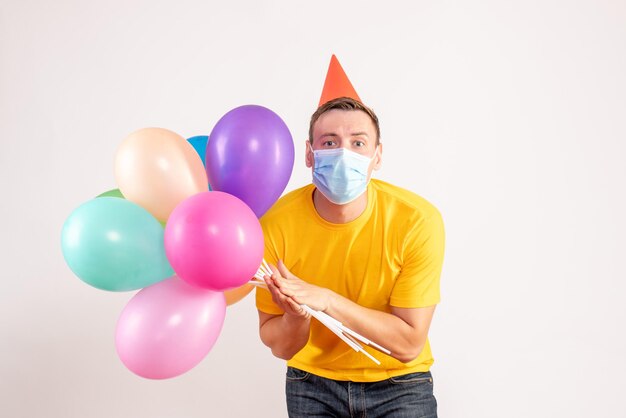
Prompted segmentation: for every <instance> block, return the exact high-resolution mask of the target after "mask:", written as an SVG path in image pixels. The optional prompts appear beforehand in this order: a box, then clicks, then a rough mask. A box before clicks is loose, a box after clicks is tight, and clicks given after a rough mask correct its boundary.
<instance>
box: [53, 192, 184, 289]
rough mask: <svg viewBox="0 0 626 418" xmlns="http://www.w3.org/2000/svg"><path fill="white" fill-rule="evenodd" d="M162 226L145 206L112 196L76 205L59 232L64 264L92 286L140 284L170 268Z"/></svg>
mask: <svg viewBox="0 0 626 418" xmlns="http://www.w3.org/2000/svg"><path fill="white" fill-rule="evenodd" d="M163 234H164V231H163V227H162V226H161V224H160V223H159V221H158V220H156V218H154V217H153V216H152V215H151V214H150V213H149V212H148V211H147V210H145V209H144V208H142V207H140V206H138V205H136V204H135V203H133V202H131V201H129V200H126V199H119V198H116V197H99V198H97V199H93V200H90V201H88V202H86V203H84V204H83V205H81V206H79V207H78V208H77V209H76V210H74V212H72V214H71V215H70V216H69V217H68V218H67V220H66V221H65V224H64V225H63V231H62V232H61V248H62V250H63V256H64V257H65V261H66V262H67V264H68V266H69V267H70V268H71V269H72V271H73V272H74V274H76V275H77V276H78V277H79V278H80V279H81V280H83V281H84V282H85V283H87V284H89V285H91V286H94V287H97V288H98V289H103V290H111V291H128V290H136V289H141V288H142V287H146V286H149V285H151V284H154V283H156V282H159V281H161V280H163V279H166V278H168V277H170V276H172V275H173V274H174V270H172V267H171V266H170V264H169V262H168V261H167V257H166V256H165V246H164V243H163Z"/></svg>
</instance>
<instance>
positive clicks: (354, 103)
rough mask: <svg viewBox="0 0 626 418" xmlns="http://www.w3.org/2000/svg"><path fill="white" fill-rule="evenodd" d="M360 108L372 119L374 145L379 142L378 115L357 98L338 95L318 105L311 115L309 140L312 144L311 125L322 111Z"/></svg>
mask: <svg viewBox="0 0 626 418" xmlns="http://www.w3.org/2000/svg"><path fill="white" fill-rule="evenodd" d="M334 109H338V110H360V111H362V112H365V113H366V114H367V116H369V117H370V119H372V122H374V127H375V128H376V145H378V144H380V126H379V124H378V116H376V114H375V113H374V111H373V110H372V109H370V108H369V107H367V106H365V105H364V104H363V103H361V102H359V101H358V100H355V99H352V98H350V97H338V98H336V99H333V100H330V101H328V102H326V103H324V104H323V105H321V106H320V107H318V108H317V110H316V111H315V113H313V116H311V124H310V125H309V142H310V143H311V144H313V125H315V122H317V120H318V119H319V117H320V116H322V115H323V114H324V113H326V112H328V111H329V110H334Z"/></svg>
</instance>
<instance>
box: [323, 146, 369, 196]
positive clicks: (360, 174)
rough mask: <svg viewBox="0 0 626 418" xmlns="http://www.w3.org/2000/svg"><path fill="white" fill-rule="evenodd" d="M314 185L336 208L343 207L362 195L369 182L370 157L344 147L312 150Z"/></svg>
mask: <svg viewBox="0 0 626 418" xmlns="http://www.w3.org/2000/svg"><path fill="white" fill-rule="evenodd" d="M313 156H314V158H315V164H314V166H313V184H314V185H315V186H316V187H317V188H318V189H319V191H320V192H322V194H323V195H324V196H325V197H326V199H328V200H330V201H331V202H333V203H334V204H336V205H345V204H346V203H350V202H352V201H353V200H355V199H356V198H358V197H359V196H361V195H362V194H363V193H364V192H365V190H367V185H368V183H369V180H370V179H369V178H368V169H369V166H370V163H371V162H372V160H373V159H374V158H376V154H374V156H373V157H372V158H368V157H365V156H363V155H361V154H357V153H356V152H354V151H350V150H348V149H345V148H333V149H324V150H317V151H313Z"/></svg>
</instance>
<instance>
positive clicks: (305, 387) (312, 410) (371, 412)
mask: <svg viewBox="0 0 626 418" xmlns="http://www.w3.org/2000/svg"><path fill="white" fill-rule="evenodd" d="M286 392H287V411H288V412H289V416H290V417H292V418H298V417H368V418H372V417H389V418H392V417H393V418H413V417H415V418H417V417H420V418H436V417H437V400H436V399H435V396H434V395H433V378H432V375H431V374H430V372H419V373H409V374H405V375H403V376H397V377H392V378H389V379H387V380H381V381H380V382H367V383H361V382H347V381H340V380H332V379H326V378H324V377H320V376H317V375H315V374H313V373H309V372H305V371H303V370H300V369H296V368H294V367H287V376H286Z"/></svg>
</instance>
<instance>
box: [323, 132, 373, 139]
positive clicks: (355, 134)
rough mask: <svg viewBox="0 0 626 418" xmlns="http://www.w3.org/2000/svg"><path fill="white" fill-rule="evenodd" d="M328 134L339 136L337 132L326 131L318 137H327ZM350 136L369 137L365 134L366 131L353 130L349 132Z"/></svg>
mask: <svg viewBox="0 0 626 418" xmlns="http://www.w3.org/2000/svg"><path fill="white" fill-rule="evenodd" d="M328 136H332V137H337V136H339V135H337V134H335V133H332V132H331V133H327V134H322V135H320V136H319V139H322V138H326V137H328ZM350 136H364V137H367V138H369V136H368V135H367V133H366V132H354V133H351V134H350Z"/></svg>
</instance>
